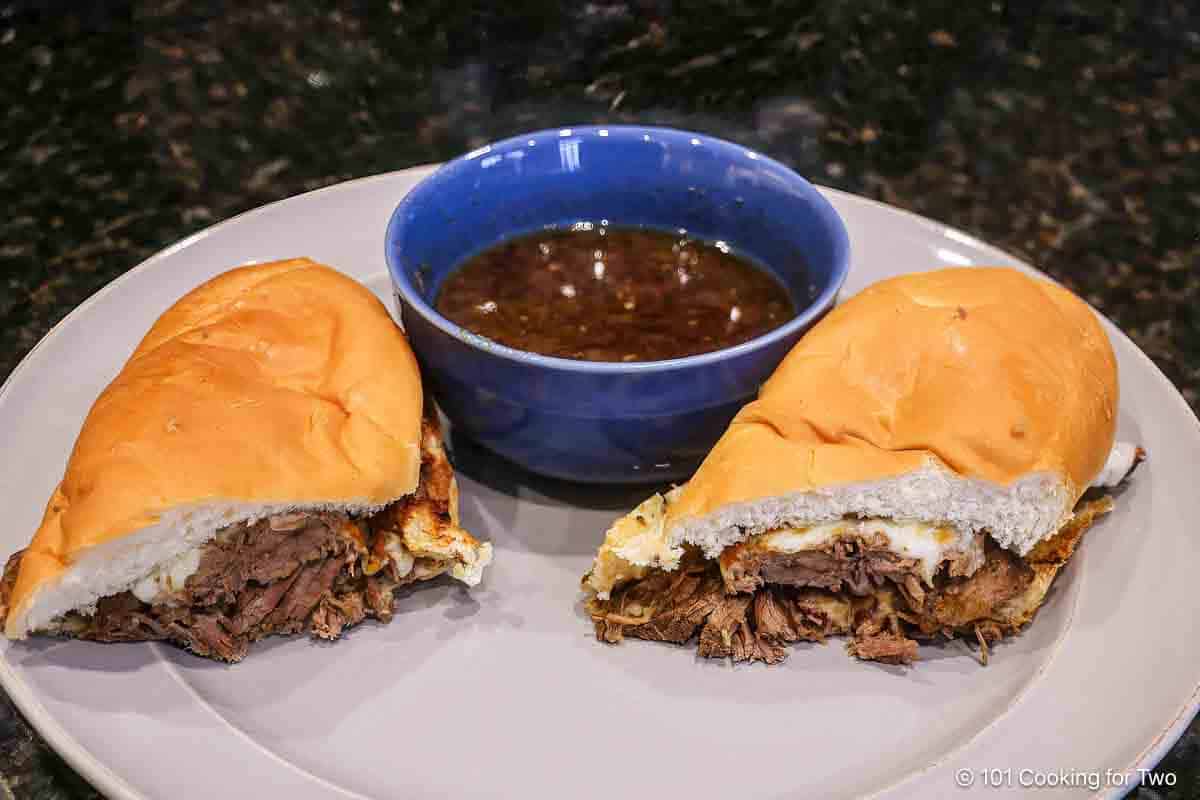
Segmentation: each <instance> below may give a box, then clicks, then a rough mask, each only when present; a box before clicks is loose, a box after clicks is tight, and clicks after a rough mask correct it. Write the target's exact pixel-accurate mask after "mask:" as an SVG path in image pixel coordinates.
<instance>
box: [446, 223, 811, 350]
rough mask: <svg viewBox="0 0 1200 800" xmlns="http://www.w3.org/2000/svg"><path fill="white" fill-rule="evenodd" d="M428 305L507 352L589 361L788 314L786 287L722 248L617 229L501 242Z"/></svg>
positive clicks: (683, 342) (721, 341)
mask: <svg viewBox="0 0 1200 800" xmlns="http://www.w3.org/2000/svg"><path fill="white" fill-rule="evenodd" d="M436 307H437V310H438V311H439V312H440V313H441V314H442V315H444V316H445V317H447V318H449V319H450V320H452V321H454V322H456V323H457V324H459V325H461V326H462V327H464V328H467V329H468V330H470V331H473V332H474V333H477V334H479V335H480V336H484V337H487V338H488V339H492V340H493V341H496V342H499V343H501V344H505V345H508V346H509V347H514V348H517V349H519V350H528V351H531V352H534V353H541V354H542V355H547V356H558V357H560V358H573V359H583V360H586V361H658V360H661V359H667V358H681V357H683V356H691V355H696V354H698V353H707V352H710V351H712V350H720V349H722V348H724V347H731V346H733V345H735V344H739V343H741V342H744V341H747V340H748V339H753V338H754V337H756V336H761V335H762V334H764V333H766V332H767V331H769V330H772V329H773V328H777V327H779V326H780V325H782V324H783V323H785V322H787V321H788V320H790V319H792V318H793V317H795V316H796V309H795V307H794V306H793V304H792V301H791V298H790V297H789V296H788V293H787V290H786V289H784V287H783V286H782V285H781V284H780V283H779V282H778V281H777V280H776V279H775V278H774V277H773V276H771V275H769V274H768V273H766V272H765V271H763V270H761V269H759V268H757V267H755V266H753V265H751V264H749V263H747V262H746V261H744V260H742V259H740V258H738V257H737V256H735V255H733V254H731V253H730V252H729V248H728V247H727V246H725V245H724V243H721V242H717V243H715V244H708V243H705V242H698V241H694V240H691V239H687V238H683V237H680V236H678V235H673V234H669V233H662V232H660V231H653V230H642V229H621V228H610V229H604V228H597V229H592V230H572V231H547V232H542V233H537V234H533V235H529V236H522V237H518V238H515V239H511V240H509V241H507V242H502V243H500V244H499V245H496V246H495V247H492V248H490V249H488V250H485V251H484V252H482V253H480V254H479V255H477V256H475V257H474V258H472V259H470V260H469V261H467V262H466V263H465V264H463V265H462V266H461V267H460V268H458V269H457V270H455V271H454V272H453V273H452V274H451V275H450V276H449V277H448V278H447V279H446V281H445V283H444V284H442V287H441V290H440V291H439V292H438V296H437V301H436Z"/></svg>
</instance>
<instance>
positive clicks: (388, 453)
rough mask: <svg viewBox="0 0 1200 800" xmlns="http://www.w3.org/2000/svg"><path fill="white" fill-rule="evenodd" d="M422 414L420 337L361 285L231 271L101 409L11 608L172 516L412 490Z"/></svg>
mask: <svg viewBox="0 0 1200 800" xmlns="http://www.w3.org/2000/svg"><path fill="white" fill-rule="evenodd" d="M421 403H422V393H421V378H420V374H419V373H418V371H417V364H416V360H415V358H414V357H413V354H412V351H411V350H410V349H409V346H408V342H407V340H406V339H405V338H404V335H403V334H402V333H401V331H400V329H399V328H398V327H397V326H396V325H395V323H394V322H393V321H392V319H391V317H390V316H389V315H388V312H387V309H385V308H384V306H383V304H382V303H380V302H379V300H378V299H376V297H375V296H374V295H373V294H372V293H371V292H370V291H369V290H368V289H366V288H365V287H363V286H362V285H360V284H359V283H357V282H356V281H354V280H352V279H350V278H348V277H346V276H345V275H342V274H341V273H339V272H337V271H335V270H333V269H330V268H329V267H326V266H323V265H321V264H317V263H314V262H312V261H309V260H308V259H303V258H300V259H292V260H289V261H277V262H274V263H269V264H260V265H257V266H250V267H243V268H240V269H235V270H233V271H231V272H227V273H225V274H223V275H220V276H218V277H216V278H214V279H213V280H211V281H209V282H208V283H206V284H204V285H203V286H200V287H199V288H197V289H195V290H194V291H192V292H189V293H188V294H187V295H185V296H184V297H183V298H182V299H181V300H179V301H178V302H177V303H176V304H175V305H174V306H172V307H171V308H170V309H169V310H167V312H166V313H165V314H163V315H162V316H161V317H160V318H159V319H158V321H157V322H155V324H154V326H153V327H152V328H151V329H150V331H149V333H147V334H146V336H145V338H144V339H143V340H142V342H141V344H140V345H138V347H137V349H136V350H135V351H134V353H133V355H132V356H131V357H130V359H129V361H128V362H127V363H126V364H125V366H124V368H122V370H121V372H120V374H118V375H117V377H116V378H115V379H114V380H113V382H112V383H111V384H110V385H109V386H108V388H106V389H105V390H104V392H103V393H102V394H101V395H100V397H99V398H98V399H97V400H96V403H95V405H93V406H92V409H91V411H90V412H89V413H88V416H87V419H86V420H85V421H84V423H83V428H82V430H81V431H80V433H79V438H78V440H77V441H76V443H75V448H74V450H73V452H72V453H71V457H70V460H69V461H68V462H67V468H66V473H65V475H64V477H63V480H62V483H61V484H59V486H58V488H57V489H56V490H55V492H54V495H53V496H52V497H51V498H50V502H49V504H48V505H47V508H46V512H45V516H44V518H43V520H42V524H41V527H39V528H38V531H37V533H36V534H35V535H34V537H33V541H32V543H31V544H30V545H29V548H28V550H27V552H26V555H25V556H24V558H23V559H22V562H21V571H20V575H19V577H18V579H17V584H16V586H15V588H14V591H13V595H12V605H13V606H14V607H15V606H20V605H22V604H23V603H24V601H25V600H26V599H27V598H28V596H29V595H30V594H31V593H32V592H33V591H34V590H35V589H37V588H39V587H41V586H43V585H44V584H46V583H47V582H49V581H53V580H55V579H56V578H57V577H58V576H59V575H61V574H62V573H63V572H64V571H65V570H66V569H67V568H68V567H69V566H70V565H71V564H72V563H73V561H74V560H75V559H76V558H77V557H79V555H80V554H81V553H82V552H83V551H86V550H87V549H89V548H92V547H94V546H96V545H100V544H103V543H105V542H108V541H110V540H113V539H117V538H119V537H122V536H125V535H127V534H129V533H131V532H133V531H137V530H139V529H142V528H145V527H147V526H150V525H153V524H155V522H156V521H157V520H158V518H159V516H160V515H162V514H163V513H165V512H167V511H169V510H178V509H180V508H187V507H190V506H202V505H208V504H212V503H214V502H217V503H223V502H228V503H235V504H236V503H256V504H271V503H292V504H303V503H313V504H339V505H340V504H353V505H364V506H373V505H382V504H385V503H388V502H391V501H392V500H394V499H396V498H398V497H402V496H404V495H406V494H409V493H411V492H412V491H413V490H414V489H415V488H416V485H417V479H418V475H419V471H420V463H421V456H420V446H419V443H420V435H421V413H422V408H421Z"/></svg>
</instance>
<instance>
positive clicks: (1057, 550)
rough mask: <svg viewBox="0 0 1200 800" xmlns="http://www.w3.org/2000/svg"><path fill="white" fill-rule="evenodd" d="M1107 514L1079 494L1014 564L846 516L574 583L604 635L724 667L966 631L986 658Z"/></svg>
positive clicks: (911, 643)
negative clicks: (1050, 531) (822, 648)
mask: <svg viewBox="0 0 1200 800" xmlns="http://www.w3.org/2000/svg"><path fill="white" fill-rule="evenodd" d="M668 501H669V498H668ZM665 505H666V502H663V503H661V504H660V505H659V506H657V507H654V506H651V507H647V506H646V505H645V504H643V506H642V507H639V509H638V512H640V513H641V514H642V521H643V522H644V523H646V524H647V527H653V523H654V522H655V521H656V520H655V519H650V518H647V514H648V513H651V514H652V513H654V512H657V513H660V514H661V513H663V512H664V511H665ZM1111 508H1112V501H1111V499H1110V498H1109V497H1107V496H1103V495H1097V496H1096V497H1094V498H1089V499H1086V500H1085V501H1084V502H1083V503H1081V504H1080V506H1079V507H1078V508H1077V509H1076V513H1075V515H1074V516H1073V518H1072V519H1071V521H1070V522H1069V523H1067V524H1066V525H1065V526H1064V527H1063V528H1062V529H1061V530H1060V531H1059V532H1058V533H1057V534H1056V535H1054V536H1053V537H1051V538H1050V539H1048V540H1046V541H1044V542H1042V543H1041V544H1039V545H1037V546H1036V547H1035V548H1034V549H1033V550H1032V551H1031V552H1030V553H1029V554H1027V555H1026V556H1025V557H1024V558H1022V557H1020V556H1017V555H1016V554H1014V553H1012V552H1011V551H1009V550H1006V549H1004V548H1002V547H1000V546H999V545H997V544H996V543H995V542H994V541H993V540H992V539H991V538H990V537H988V536H987V535H986V534H984V533H974V534H970V533H958V532H956V531H955V530H954V529H953V528H950V527H948V526H937V525H929V524H923V523H915V522H898V521H892V520H883V519H868V520H849V519H848V520H839V521H836V522H830V523H826V524H821V525H814V526H810V527H806V528H781V529H777V530H773V531H769V532H766V533H763V534H759V535H756V536H752V537H750V538H748V539H746V540H745V541H742V542H739V543H738V544H735V545H732V546H730V547H727V548H725V549H724V550H723V551H722V552H721V553H720V555H719V557H718V558H716V559H708V558H705V557H704V555H703V553H702V552H700V550H699V549H696V548H692V547H688V548H685V550H684V552H683V555H682V557H681V558H680V559H679V562H678V566H677V567H675V568H664V567H663V566H661V565H659V566H653V567H649V568H646V567H635V566H633V565H629V564H628V563H627V562H626V563H625V565H624V566H622V565H621V564H620V562H622V561H623V559H621V558H619V557H610V558H609V559H607V560H605V559H597V562H596V566H595V567H594V568H593V572H591V573H589V574H588V576H586V577H585V579H584V586H585V588H587V589H590V590H591V593H592V596H591V598H590V599H589V600H588V601H587V608H588V611H589V612H590V614H591V617H592V620H593V623H594V626H595V631H596V636H597V638H598V639H600V640H601V641H605V642H610V643H615V642H619V641H621V640H622V639H623V638H624V637H625V636H632V637H635V638H641V639H650V640H656V641H668V642H674V643H679V644H682V643H685V642H688V641H691V640H692V639H693V638H695V639H696V640H697V642H698V648H699V652H700V654H701V655H702V656H706V657H713V658H732V659H733V660H735V661H764V662H767V663H777V662H779V661H782V660H783V659H784V658H786V656H787V645H788V644H790V643H792V642H797V641H823V640H824V639H825V638H827V637H829V636H835V635H847V636H850V637H851V641H850V644H849V650H850V652H851V653H852V654H853V655H856V656H858V657H859V658H863V659H869V660H875V661H882V662H887V663H910V662H912V661H914V660H916V658H917V645H918V642H917V640H919V639H927V638H932V637H935V636H947V637H955V636H960V635H965V636H968V637H972V638H974V639H975V640H976V641H978V642H979V645H980V657H981V659H982V660H984V661H986V658H987V646H988V643H990V642H994V641H996V640H998V639H1000V638H1002V637H1004V636H1006V635H1010V634H1012V633H1015V632H1016V631H1017V630H1019V629H1020V628H1021V627H1022V626H1024V625H1025V624H1026V623H1028V622H1029V621H1030V619H1032V617H1033V614H1034V612H1035V611H1036V610H1037V608H1038V607H1039V606H1040V605H1041V604H1042V602H1043V600H1044V599H1045V596H1046V593H1047V591H1048V590H1049V588H1050V585H1051V582H1052V580H1053V578H1054V576H1055V574H1056V573H1057V572H1058V570H1059V569H1060V568H1061V566H1062V565H1063V564H1064V563H1065V562H1066V561H1067V559H1068V558H1069V557H1070V555H1071V553H1072V552H1073V551H1074V548H1075V545H1076V543H1077V542H1078V541H1079V539H1080V537H1082V535H1083V533H1084V532H1085V531H1086V530H1087V528H1088V527H1090V525H1091V524H1092V522H1093V520H1095V519H1096V517H1098V516H1100V515H1102V514H1105V513H1107V512H1108V511H1109V510H1111ZM635 513H636V512H635ZM597 570H602V571H603V573H604V574H603V575H598V574H597ZM598 578H599V579H601V580H604V581H605V582H606V584H607V586H606V587H605V588H607V591H598V589H599V588H601V587H600V585H599V584H598V583H597V579H598ZM609 580H611V583H609V582H608V581H609Z"/></svg>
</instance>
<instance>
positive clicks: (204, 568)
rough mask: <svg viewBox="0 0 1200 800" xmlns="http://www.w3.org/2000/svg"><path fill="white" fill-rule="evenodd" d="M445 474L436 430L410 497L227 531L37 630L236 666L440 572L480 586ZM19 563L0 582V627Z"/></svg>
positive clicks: (484, 553)
mask: <svg viewBox="0 0 1200 800" xmlns="http://www.w3.org/2000/svg"><path fill="white" fill-rule="evenodd" d="M454 494H455V489H454V476H453V471H452V469H451V466H450V462H449V460H448V459H447V458H446V454H445V450H444V449H443V447H442V442H441V435H440V432H439V431H438V429H437V427H436V423H434V422H431V421H429V420H426V421H425V422H424V424H423V426H422V437H421V476H420V482H419V484H418V487H417V490H416V491H415V492H414V493H413V494H411V495H409V496H407V497H404V498H402V499H400V500H398V501H396V502H394V503H392V504H391V505H388V506H386V507H385V508H383V509H382V510H380V511H378V512H377V513H375V514H372V515H369V516H365V517H360V518H353V517H350V516H348V515H346V514H341V513H334V512H328V511H320V512H291V513H286V514H276V515H273V516H270V517H267V518H265V519H259V520H256V521H253V522H247V523H243V524H238V525H233V526H230V527H227V528H224V529H222V530H220V531H218V532H217V534H216V536H215V537H214V538H213V539H212V540H211V541H209V542H207V543H206V544H204V545H202V546H200V547H196V548H192V549H191V550H188V551H186V552H184V553H183V554H182V555H180V556H178V557H177V558H175V559H173V560H171V561H170V562H167V563H164V564H160V565H158V566H157V567H156V568H155V569H154V570H152V571H151V572H149V573H148V574H147V575H145V576H143V577H142V578H141V579H140V580H138V581H136V582H135V583H134V584H133V586H132V587H131V588H130V589H129V590H128V591H124V592H121V593H119V594H115V595H111V596H108V597H103V598H101V599H100V600H99V601H98V602H97V603H96V606H95V608H89V609H80V610H76V611H71V612H68V613H66V614H64V615H62V616H60V617H58V618H57V619H55V620H54V621H53V622H52V623H51V625H50V626H48V627H47V629H46V632H48V633H57V634H62V635H67V636H73V637H76V638H81V639H93V640H97V641H104V642H117V641H141V640H166V641H171V642H174V643H176V644H179V645H183V646H185V647H187V648H188V649H190V650H191V651H192V652H194V653H196V654H197V655H201V656H207V657H210V658H217V659H221V660H224V661H238V660H240V659H241V658H242V657H244V656H245V655H246V652H247V650H248V648H249V645H250V643H251V642H253V641H256V640H258V639H261V638H263V637H264V636H268V635H270V634H274V633H279V634H290V633H305V632H307V633H310V634H311V635H313V636H316V637H319V638H324V639H336V638H337V637H338V636H339V635H340V634H341V632H342V630H343V629H345V628H348V627H350V626H353V625H356V624H358V623H359V622H361V621H362V620H364V619H366V618H367V617H372V618H375V619H378V620H381V621H383V622H387V621H389V620H390V619H391V617H392V613H393V604H394V602H395V594H394V592H395V590H396V589H398V588H399V587H401V586H405V585H408V584H411V583H415V582H417V581H423V580H428V579H430V578H434V577H436V576H438V575H442V574H450V575H451V576H453V577H455V578H458V579H459V580H462V581H463V582H465V583H467V584H468V585H475V584H476V583H478V582H479V579H480V576H481V574H482V571H483V568H484V567H485V566H487V564H488V563H489V562H490V561H491V555H492V551H491V545H490V544H487V543H480V542H478V541H476V540H475V539H474V538H473V537H472V536H471V535H470V534H469V533H467V532H466V531H464V530H463V529H462V528H460V527H458V525H457V524H456V523H455V521H454V520H455V518H456V516H457V514H456V513H454V511H453V509H454V504H455V498H454ZM21 556H22V553H21V552H18V553H16V554H14V555H13V556H12V557H11V558H10V559H9V561H8V564H7V565H6V567H5V569H4V575H3V578H2V579H0V623H3V621H4V618H5V617H7V614H8V610H9V599H10V597H11V593H12V589H13V586H14V585H15V583H16V578H17V573H18V570H19V567H20V561H21Z"/></svg>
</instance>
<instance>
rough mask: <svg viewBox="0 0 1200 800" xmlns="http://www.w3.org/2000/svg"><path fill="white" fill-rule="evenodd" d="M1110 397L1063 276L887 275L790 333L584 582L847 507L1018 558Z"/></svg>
mask: <svg viewBox="0 0 1200 800" xmlns="http://www.w3.org/2000/svg"><path fill="white" fill-rule="evenodd" d="M1117 403H1118V386H1117V371H1116V359H1115V356H1114V355H1113V352H1112V347H1111V345H1110V343H1109V341H1108V338H1107V336H1106V335H1105V333H1104V331H1103V328H1102V327H1101V326H1100V323H1099V320H1098V319H1097V318H1096V316H1095V314H1094V313H1093V312H1092V311H1091V309H1089V308H1088V307H1087V305H1086V304H1085V303H1084V302H1083V301H1082V300H1080V299H1079V298H1077V297H1075V296H1074V295H1072V294H1071V293H1070V292H1068V291H1066V290H1065V289H1062V288H1061V287H1058V286H1056V285H1054V284H1051V283H1049V282H1046V281H1041V280H1037V279H1034V278H1031V277H1028V276H1026V275H1024V274H1023V273H1020V272H1017V271H1015V270H1009V269H998V268H996V269H991V268H968V269H949V270H938V271H934V272H926V273H915V274H912V275H905V276H901V277H899V278H894V279H891V280H887V281H883V282H881V283H878V284H875V285H874V286H871V287H869V288H868V289H866V290H865V291H863V292H862V293H860V294H859V295H856V296H855V297H853V298H851V299H850V300H849V301H847V302H846V303H844V304H842V305H841V306H839V307H838V308H836V309H834V311H832V312H831V313H830V314H829V315H828V316H827V317H825V319H824V320H822V321H821V322H820V323H818V324H817V325H816V326H815V327H814V328H813V329H812V330H811V331H809V332H808V334H806V335H805V336H804V337H803V338H802V339H801V340H800V342H799V343H798V344H797V345H796V346H795V347H794V348H793V349H792V351H791V352H790V353H789V354H788V356H787V357H786V358H785V359H784V361H783V363H782V364H781V365H780V366H779V368H778V369H777V370H776V372H775V373H774V374H773V375H772V377H771V378H770V380H769V381H768V382H767V383H766V384H765V385H764V387H763V389H762V391H761V393H760V395H759V398H758V399H757V400H755V401H754V402H752V403H750V404H749V405H747V406H746V407H744V408H743V409H742V410H741V411H740V412H739V413H738V415H737V417H736V418H735V419H734V421H733V422H732V423H731V425H730V427H729V429H728V430H727V431H726V432H725V434H724V435H723V436H722V438H721V440H720V441H719V442H718V443H717V444H716V445H715V446H714V448H713V450H712V451H711V452H710V453H709V455H708V457H707V458H706V459H705V461H704V463H703V464H701V466H700V468H699V469H698V470H697V472H696V474H695V475H694V476H693V477H692V479H691V480H690V481H688V483H687V484H685V485H683V486H681V487H679V488H677V489H676V490H674V491H673V492H671V493H669V494H668V495H667V496H666V497H662V498H659V499H657V500H656V499H655V498H651V500H650V501H647V503H644V504H643V505H642V506H639V508H638V509H637V510H635V511H634V512H633V513H632V514H630V515H627V516H626V517H624V518H622V519H621V520H619V521H618V522H617V523H616V524H615V525H614V526H613V527H612V528H611V529H610V530H609V531H608V533H607V535H606V538H605V542H604V544H603V545H602V547H601V549H600V552H599V553H598V555H597V558H596V562H595V564H594V565H593V569H592V571H591V572H590V573H589V575H588V577H587V579H586V581H585V583H586V585H587V586H589V587H590V588H591V589H592V590H593V591H596V592H598V593H600V594H601V595H606V594H607V592H608V591H609V590H610V589H611V588H612V587H613V586H615V585H617V583H620V582H622V581H623V580H626V579H628V578H630V577H638V576H639V572H644V571H645V570H646V569H648V568H652V567H660V568H664V569H672V568H673V567H674V566H675V565H676V564H677V563H678V561H679V558H680V557H681V556H682V554H683V548H684V546H685V545H694V546H697V547H700V548H701V549H702V550H703V551H704V554H705V555H706V556H708V557H710V558H714V557H716V556H717V555H719V554H720V552H721V551H722V550H724V549H725V548H726V547H729V546H730V545H733V544H736V543H738V542H740V541H743V540H745V539H747V538H748V537H750V536H753V535H756V534H760V533H765V532H767V531H771V530H776V529H779V528H787V527H804V526H807V525H813V524H818V523H825V522H832V521H835V520H838V519H841V518H843V517H846V516H851V517H859V518H878V519H893V520H902V521H914V522H924V523H929V524H932V525H945V526H949V527H952V528H954V529H955V530H957V531H958V532H960V533H963V534H969V533H975V532H978V531H986V532H987V533H988V534H989V535H990V536H991V537H992V538H993V539H995V540H996V541H997V542H998V543H999V544H1000V545H1002V546H1003V547H1006V548H1009V549H1010V550H1012V551H1014V552H1016V553H1018V554H1020V555H1024V554H1026V553H1028V552H1029V551H1030V549H1031V548H1033V547H1034V546H1035V545H1036V544H1037V543H1038V542H1040V541H1042V540H1044V539H1046V538H1047V537H1050V536H1052V535H1053V534H1054V533H1055V532H1057V531H1058V530H1059V529H1060V528H1061V527H1062V526H1063V525H1064V524H1066V522H1067V521H1069V520H1070V518H1071V514H1072V509H1073V508H1074V506H1075V504H1076V502H1077V501H1078V499H1079V497H1080V496H1081V495H1082V493H1083V491H1084V490H1086V489H1087V487H1088V485H1089V484H1091V483H1092V481H1093V480H1095V479H1096V477H1097V476H1098V475H1100V474H1101V471H1102V469H1103V467H1104V465H1105V462H1106V460H1107V459H1108V457H1109V454H1110V450H1111V449H1112V445H1113V437H1114V433H1115V424H1116V423H1115V420H1116V408H1117Z"/></svg>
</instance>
